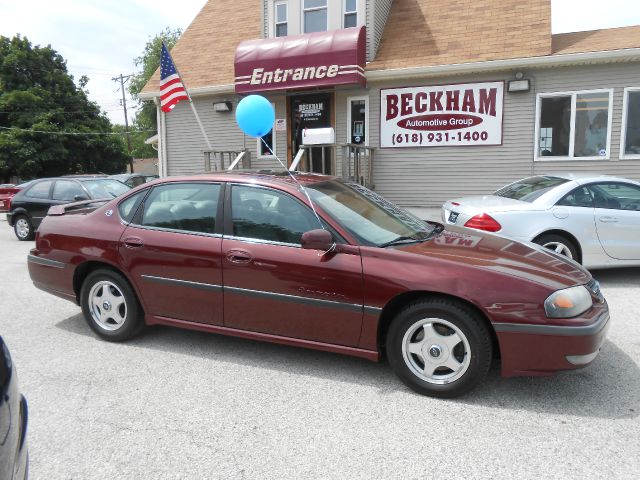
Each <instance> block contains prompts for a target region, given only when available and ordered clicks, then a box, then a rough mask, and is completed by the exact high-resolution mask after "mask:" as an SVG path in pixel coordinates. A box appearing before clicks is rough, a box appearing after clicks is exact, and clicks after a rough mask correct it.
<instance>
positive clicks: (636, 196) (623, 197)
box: [589, 182, 640, 211]
mask: <svg viewBox="0 0 640 480" xmlns="http://www.w3.org/2000/svg"><path fill="white" fill-rule="evenodd" d="M589 189H590V190H591V192H592V194H593V198H594V200H595V204H596V208H608V209H613V210H633V211H640V187H638V186H636V185H631V184H628V183H620V182H602V183H595V184H593V185H589Z"/></svg>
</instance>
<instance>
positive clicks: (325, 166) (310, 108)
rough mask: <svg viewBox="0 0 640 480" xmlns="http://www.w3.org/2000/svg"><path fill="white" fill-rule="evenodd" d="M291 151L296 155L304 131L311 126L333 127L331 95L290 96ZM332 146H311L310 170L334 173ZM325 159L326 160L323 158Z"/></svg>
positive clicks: (308, 159) (309, 153) (309, 152)
mask: <svg viewBox="0 0 640 480" xmlns="http://www.w3.org/2000/svg"><path fill="white" fill-rule="evenodd" d="M290 111H291V151H292V155H293V156H295V155H296V154H297V153H298V150H299V149H300V147H301V146H302V132H303V131H304V130H305V129H309V128H327V127H331V126H332V125H331V95H330V94H328V93H322V94H314V95H296V96H293V97H291V98H290ZM331 152H332V148H331V147H309V148H308V149H307V168H308V170H309V171H310V172H315V173H324V174H327V175H332V174H333V171H332V164H333V162H332V158H331V155H332V153H331ZM323 159H324V160H323Z"/></svg>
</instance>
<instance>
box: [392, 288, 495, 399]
mask: <svg viewBox="0 0 640 480" xmlns="http://www.w3.org/2000/svg"><path fill="white" fill-rule="evenodd" d="M386 347H387V355H388V358H389V364H390V365H391V368H392V369H393V370H394V371H395V373H396V374H397V375H398V376H399V377H400V379H402V381H404V382H405V383H406V384H407V385H408V386H409V387H411V388H412V389H413V390H415V391H416V392H418V393H421V394H423V395H430V396H433V397H447V398H450V397H457V396H459V395H462V394H464V393H466V392H468V391H469V390H471V389H472V388H473V387H475V386H476V385H477V384H478V383H479V382H480V381H482V379H483V378H484V377H485V376H486V374H487V372H488V370H489V367H490V366H491V356H492V343H491V335H490V334H489V330H488V328H487V326H486V324H485V322H483V320H482V319H481V318H479V316H478V314H477V313H476V312H474V311H473V310H471V309H470V308H468V307H467V306H465V305H464V304H462V303H459V302H456V301H454V300H450V299H446V298H433V299H428V300H426V299H425V300H420V301H416V302H413V303H411V304H409V305H408V306H407V307H406V308H405V309H404V310H402V311H401V312H400V314H399V315H398V316H397V317H396V318H395V319H394V321H393V322H392V324H391V326H390V327H389V332H388V335H387V341H386Z"/></svg>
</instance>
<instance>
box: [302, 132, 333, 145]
mask: <svg viewBox="0 0 640 480" xmlns="http://www.w3.org/2000/svg"><path fill="white" fill-rule="evenodd" d="M335 142H336V132H335V131H334V130H333V128H305V129H304V130H303V131H302V143H303V145H322V144H331V143H335Z"/></svg>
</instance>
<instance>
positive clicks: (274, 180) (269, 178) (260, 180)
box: [145, 170, 336, 188]
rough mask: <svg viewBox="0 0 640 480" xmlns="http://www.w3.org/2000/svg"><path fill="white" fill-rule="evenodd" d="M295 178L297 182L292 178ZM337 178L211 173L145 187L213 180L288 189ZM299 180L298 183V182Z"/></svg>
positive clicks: (277, 172)
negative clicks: (167, 183)
mask: <svg viewBox="0 0 640 480" xmlns="http://www.w3.org/2000/svg"><path fill="white" fill-rule="evenodd" d="M292 177H295V180H294V179H293V178H292ZM335 179H336V177H334V176H330V175H322V174H319V173H307V172H288V171H286V170H233V171H221V172H211V173H201V174H197V175H188V176H180V177H164V178H160V179H157V180H153V181H151V182H148V183H146V184H145V185H153V184H157V183H163V182H167V181H170V182H185V181H194V180H195V181H198V180H200V181H202V180H213V181H218V182H238V183H249V184H258V185H273V184H276V185H281V186H286V187H294V188H297V186H298V183H300V184H302V185H312V184H316V183H322V182H327V181H330V180H335ZM296 180H297V182H296Z"/></svg>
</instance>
